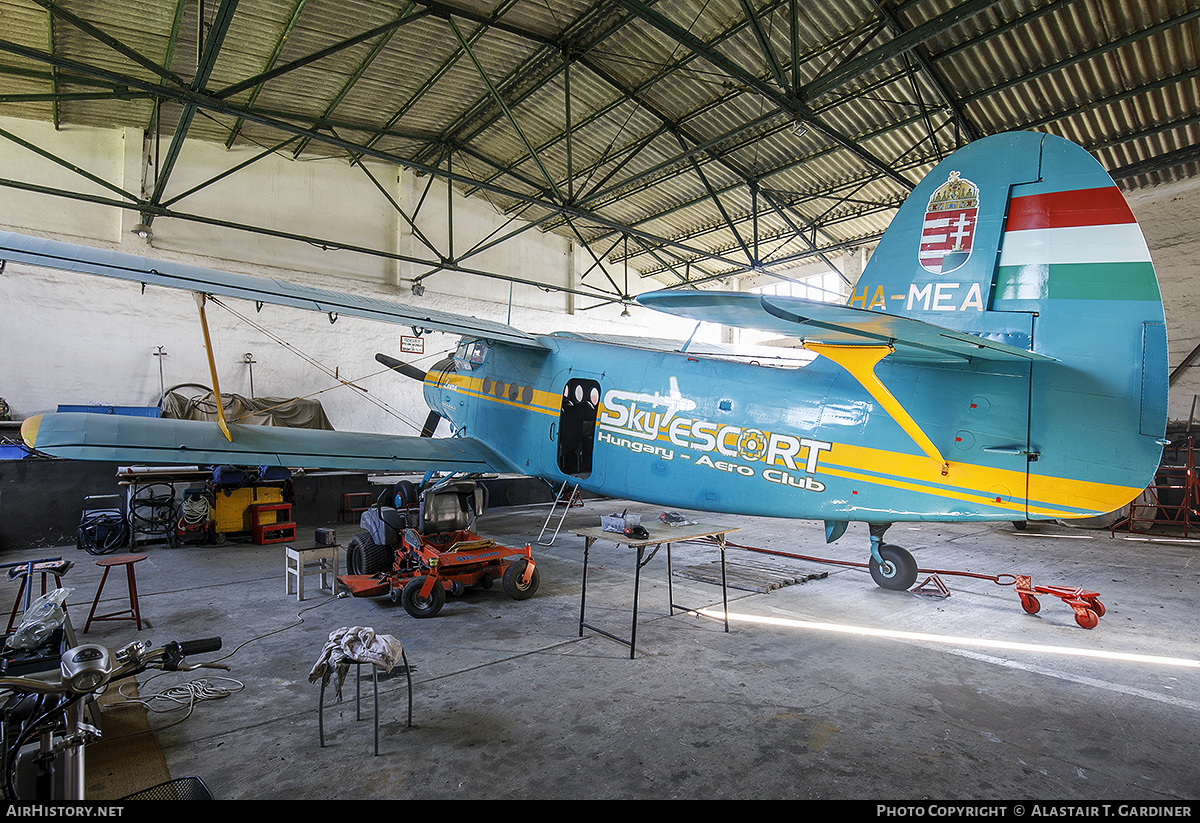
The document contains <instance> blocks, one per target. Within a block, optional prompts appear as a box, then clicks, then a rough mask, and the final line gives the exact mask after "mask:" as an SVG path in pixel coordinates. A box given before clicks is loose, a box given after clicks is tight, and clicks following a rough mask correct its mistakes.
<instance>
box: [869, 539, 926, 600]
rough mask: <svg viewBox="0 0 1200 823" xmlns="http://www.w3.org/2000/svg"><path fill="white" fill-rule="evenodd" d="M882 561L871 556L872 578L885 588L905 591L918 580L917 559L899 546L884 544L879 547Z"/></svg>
mask: <svg viewBox="0 0 1200 823" xmlns="http://www.w3.org/2000/svg"><path fill="white" fill-rule="evenodd" d="M879 556H880V557H882V558H883V562H882V563H880V562H879V561H878V560H876V559H875V557H874V556H872V557H871V563H870V569H871V578H872V579H873V580H874V581H875V583H876V585H878V586H879V587H881V588H884V589H890V590H892V591H897V592H903V591H908V590H909V589H910V588H912V585H913V583H916V582H917V561H916V558H914V557H913V556H912V554H911V553H910V552H909V551H908V550H906V549H902V548H900V547H899V546H890V545H887V544H884V545H882V546H880V547H879Z"/></svg>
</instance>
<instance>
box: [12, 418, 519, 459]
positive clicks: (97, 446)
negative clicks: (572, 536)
mask: <svg viewBox="0 0 1200 823" xmlns="http://www.w3.org/2000/svg"><path fill="white" fill-rule="evenodd" d="M229 429H230V432H231V433H232V434H233V442H229V441H228V440H226V439H225V436H224V435H223V434H222V433H221V430H220V429H219V428H218V427H217V425H216V424H215V423H211V422H206V421H196V420H174V419H167V418H158V417H133V416H125V415H116V414H74V413H61V414H45V415H41V416H38V417H31V418H29V419H27V420H26V421H25V422H24V423H23V424H22V425H21V436H22V437H23V438H24V440H25V444H26V445H27V446H28V447H29V448H31V449H37V450H38V451H41V452H44V453H46V454H50V455H53V456H55V457H64V458H68V459H72V460H108V461H114V462H120V463H126V462H129V463H150V464H179V463H185V464H198V465H235V466H287V467H289V468H320V469H347V470H356V471H426V470H430V469H432V470H435V471H446V472H468V473H474V472H501V471H508V467H507V466H506V465H505V464H504V461H503V460H501V459H500V458H499V457H498V456H497V455H496V454H495V453H494V452H493V451H492V450H491V449H489V448H488V447H487V446H485V445H483V444H482V443H480V442H479V441H477V440H472V439H470V438H465V437H453V438H432V437H414V436H402V435H388V434H367V433H360V432H337V431H324V430H318V429H289V428H282V427H278V426H251V425H244V424H242V425H239V424H231V425H230V426H229Z"/></svg>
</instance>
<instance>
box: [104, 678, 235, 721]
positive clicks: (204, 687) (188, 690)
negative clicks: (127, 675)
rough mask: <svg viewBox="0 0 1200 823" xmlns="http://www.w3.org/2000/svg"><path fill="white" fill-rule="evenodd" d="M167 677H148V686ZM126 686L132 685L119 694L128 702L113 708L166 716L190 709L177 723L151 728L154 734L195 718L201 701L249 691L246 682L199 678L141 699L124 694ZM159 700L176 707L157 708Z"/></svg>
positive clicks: (121, 690)
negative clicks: (138, 708)
mask: <svg viewBox="0 0 1200 823" xmlns="http://www.w3.org/2000/svg"><path fill="white" fill-rule="evenodd" d="M164 674H166V672H159V673H158V674H155V675H153V676H152V677H149V678H147V679H146V684H148V683H149V682H150V681H152V680H154V678H156V677H161V676H162V675H164ZM215 681H224V682H226V683H231V684H233V686H218V685H217V684H216V683H215ZM146 684H142V685H143V686H144V685H146ZM127 685H129V684H128V683H122V684H121V686H120V687H119V688H118V689H117V694H119V695H121V697H123V698H125V699H124V700H122V701H117V702H113V703H112V704H110V705H113V706H126V705H140V706H142V708H144V709H145V710H146V711H150V712H154V713H155V714H166V713H168V712H173V711H177V710H178V709H179V708H181V707H183V706H186V707H187V713H186V714H184V715H183V717H180V718H177V719H175V720H172V721H171V722H170V723H166V724H164V725H162V726H156V727H155V728H153V729H151V731H155V732H157V731H160V730H162V729H167V728H170V727H171V726H175V725H178V724H179V723H182V722H183V721H185V720H187V719H188V718H189V717H191V716H192V710H193V709H194V708H195V707H196V704H197V703H199V702H202V701H204V700H219V699H220V698H222V697H229V695H231V694H234V693H235V692H240V691H242V690H243V689H245V688H246V685H245V684H244V683H242V682H241V681H240V680H234V679H233V678H232V677H215V678H200V679H198V680H191V681H189V682H187V683H183V684H181V685H178V686H172V687H170V688H168V689H166V690H165V691H161V692H159V693H158V694H152V695H150V696H149V697H141V696H140V695H137V696H135V695H130V694H127V693H126V692H125V687H126V686H127ZM160 700H162V701H166V702H167V703H170V704H173V705H171V706H170V707H168V708H165V709H158V708H155V707H154V703H155V701H160Z"/></svg>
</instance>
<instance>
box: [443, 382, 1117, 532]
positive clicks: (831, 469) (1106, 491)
mask: <svg viewBox="0 0 1200 823" xmlns="http://www.w3.org/2000/svg"><path fill="white" fill-rule="evenodd" d="M427 382H429V384H430V385H436V384H434V383H433V382H432V381H427ZM483 384H484V380H483V378H480V377H471V376H468V375H461V374H453V375H447V376H446V378H445V379H444V381H443V383H442V387H443V388H447V387H448V388H451V389H452V390H454V391H457V392H460V393H463V394H467V395H469V396H471V397H476V398H479V399H481V400H487V401H489V402H492V403H499V404H501V405H505V406H510V407H514V408H519V409H526V410H528V411H532V412H537V413H539V414H545V415H550V416H553V417H557V416H558V414H559V410H560V407H561V402H562V399H561V396H560V395H559V394H557V393H555V392H548V391H543V390H540V389H534V390H533V399H532V401H531V402H529V403H522V402H520V401H516V400H510V399H509V398H508V397H507V396H504V397H498V396H496V395H495V394H489V393H485V392H484V391H483ZM600 414H601V416H602V417H603V414H604V407H603V406H601V409H600ZM768 434H769V432H768ZM657 440H659V441H663V442H666V443H670V439H669V438H668V436H667V434H666V433H665V432H663V433H660V434H659V435H658V437H657ZM672 446H674V447H676V448H679V445H678V444H672ZM689 451H692V452H693V453H697V450H695V449H690V450H689ZM700 453H702V452H700ZM948 466H949V472H948V474H943V464H942V463H940V462H939V461H937V460H936V459H934V458H931V457H928V456H926V455H923V454H907V453H904V452H897V451H889V450H885V449H875V448H869V447H866V446H852V445H847V444H844V443H834V444H833V448H832V449H830V450H829V451H827V452H825V453H823V454H822V456H821V459H820V466H819V474H827V475H831V476H834V477H841V478H845V479H847V480H852V481H859V482H861V483H864V484H868V485H874V486H880V487H883V488H887V489H901V490H904V491H911V492H919V493H923V494H930V495H933V496H935V497H942V498H945V499H948V500H959V501H962V502H964V503H969V504H971V505H974V506H986V507H990V508H994V509H998V510H1000V511H1007V512H1012V514H1013V516H1014V518H1016V517H1021V518H1023V517H1025V515H1026V514H1027V513H1028V515H1031V516H1036V517H1043V518H1064V519H1066V518H1075V517H1088V516H1091V515H1095V514H1104V513H1107V512H1110V511H1115V510H1116V509H1119V508H1121V507H1122V506H1124V505H1125V504H1126V503H1128V502H1129V501H1130V500H1132V499H1133V498H1134V497H1136V496H1137V495H1138V494H1139V493H1140V492H1141V489H1134V488H1130V487H1128V486H1115V485H1110V484H1107V483H1096V482H1092V481H1086V480H1075V479H1071V478H1062V477H1047V476H1044V475H1038V474H1030V475H1029V476H1028V508H1027V507H1026V475H1025V473H1024V472H1021V471H1014V470H1011V469H1000V468H995V467H991V466H979V465H975V464H972V463H959V462H950V463H949V464H948ZM864 491H865V489H864ZM862 502H863V504H864V506H865V507H867V508H870V507H871V506H870V502H869V501H868V500H866V499H864V500H863V501H862Z"/></svg>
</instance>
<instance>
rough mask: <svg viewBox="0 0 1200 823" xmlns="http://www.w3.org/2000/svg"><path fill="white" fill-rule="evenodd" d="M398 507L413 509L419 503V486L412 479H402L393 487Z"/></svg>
mask: <svg viewBox="0 0 1200 823" xmlns="http://www.w3.org/2000/svg"><path fill="white" fill-rule="evenodd" d="M392 494H393V496H394V497H395V506H396V508H397V509H411V508H412V507H413V506H415V505H417V487H416V486H414V485H413V484H412V482H411V481H408V480H401V481H399V482H397V483H396V485H395V486H393V487H392Z"/></svg>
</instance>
